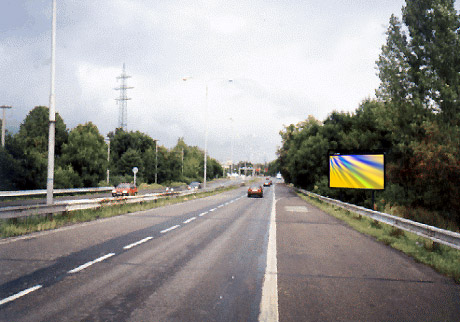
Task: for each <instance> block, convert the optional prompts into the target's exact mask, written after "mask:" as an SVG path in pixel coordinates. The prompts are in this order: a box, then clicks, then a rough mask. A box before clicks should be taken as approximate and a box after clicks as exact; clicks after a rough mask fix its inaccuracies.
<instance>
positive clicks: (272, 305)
mask: <svg viewBox="0 0 460 322" xmlns="http://www.w3.org/2000/svg"><path fill="white" fill-rule="evenodd" d="M278 320H279V317H278V268H277V261H276V199H275V190H273V204H272V212H271V215H270V228H269V233H268V247H267V267H266V268H265V276H264V284H263V286H262V300H261V302H260V313H259V321H274V322H278Z"/></svg>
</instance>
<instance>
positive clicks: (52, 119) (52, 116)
mask: <svg viewBox="0 0 460 322" xmlns="http://www.w3.org/2000/svg"><path fill="white" fill-rule="evenodd" d="M55 60H56V0H53V18H52V22H51V90H50V108H49V123H50V127H49V137H48V177H47V181H46V204H47V205H52V204H53V186H54V145H55V142H54V135H55V130H56V110H55V96H54V76H55V70H56V69H55V64H56V62H55Z"/></svg>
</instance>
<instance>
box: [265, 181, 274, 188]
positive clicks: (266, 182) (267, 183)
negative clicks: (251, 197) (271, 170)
mask: <svg viewBox="0 0 460 322" xmlns="http://www.w3.org/2000/svg"><path fill="white" fill-rule="evenodd" d="M271 185H272V181H271V180H265V181H264V187H270V186H271Z"/></svg>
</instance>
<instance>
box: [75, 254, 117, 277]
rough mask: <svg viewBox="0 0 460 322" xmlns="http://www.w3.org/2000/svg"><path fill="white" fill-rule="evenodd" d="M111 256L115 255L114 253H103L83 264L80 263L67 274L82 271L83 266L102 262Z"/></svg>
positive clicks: (86, 266)
mask: <svg viewBox="0 0 460 322" xmlns="http://www.w3.org/2000/svg"><path fill="white" fill-rule="evenodd" d="M112 256H115V253H110V254H107V255H104V256H101V257H99V258H97V259H95V260H93V261H91V262H88V263H86V264H83V265H80V266H78V267H76V268H74V269H72V270H70V271H68V273H69V274H73V273H78V272H79V271H82V270H84V269H85V268H88V267H90V266H91V265H93V264H96V263H99V262H102V261H103V260H106V259H107V258H110V257H112Z"/></svg>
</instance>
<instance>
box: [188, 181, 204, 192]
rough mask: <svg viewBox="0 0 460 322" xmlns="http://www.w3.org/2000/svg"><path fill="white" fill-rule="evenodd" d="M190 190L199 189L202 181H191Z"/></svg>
mask: <svg viewBox="0 0 460 322" xmlns="http://www.w3.org/2000/svg"><path fill="white" fill-rule="evenodd" d="M187 188H188V190H197V189H201V183H200V182H198V181H193V182H190V184H189V185H188V187H187Z"/></svg>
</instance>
